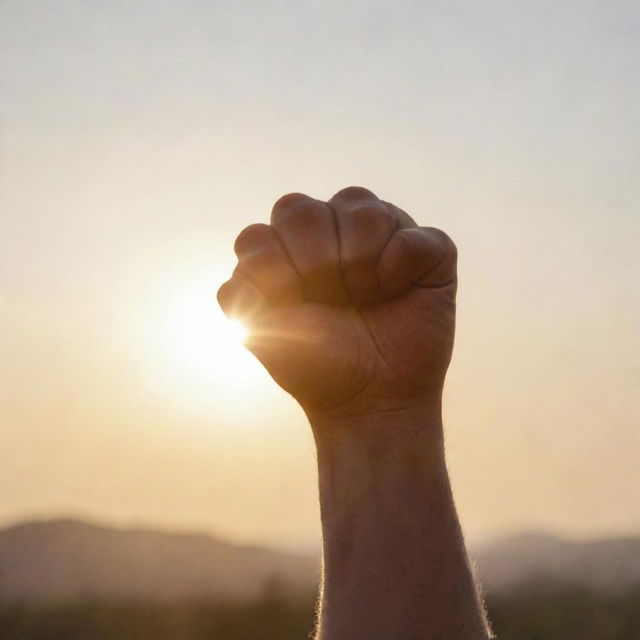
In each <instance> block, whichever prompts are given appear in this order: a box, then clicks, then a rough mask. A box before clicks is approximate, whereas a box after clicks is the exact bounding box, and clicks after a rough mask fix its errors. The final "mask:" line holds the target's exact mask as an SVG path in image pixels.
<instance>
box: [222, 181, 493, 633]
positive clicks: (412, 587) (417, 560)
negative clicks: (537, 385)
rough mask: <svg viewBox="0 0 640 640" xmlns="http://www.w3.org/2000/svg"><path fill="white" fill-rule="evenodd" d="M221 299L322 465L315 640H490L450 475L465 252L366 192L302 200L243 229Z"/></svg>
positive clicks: (288, 201)
mask: <svg viewBox="0 0 640 640" xmlns="http://www.w3.org/2000/svg"><path fill="white" fill-rule="evenodd" d="M235 250H236V254H237V256H238V265H237V267H236V269H235V270H234V272H233V275H232V277H231V279H230V280H229V281H228V282H226V283H225V284H224V285H222V287H221V288H220V290H219V292H218V300H219V303H220V305H221V307H222V309H223V310H224V311H225V313H227V314H228V315H229V316H233V317H235V318H238V319H240V320H241V321H242V322H244V323H245V324H246V325H247V327H248V328H249V338H248V339H247V341H246V345H247V347H248V348H249V349H250V350H251V352H252V353H253V354H254V355H255V356H256V357H257V358H258V359H259V360H260V362H262V364H263V365H264V366H265V367H266V368H267V370H268V371H269V373H270V374H271V376H272V377H273V378H274V380H275V381H276V382H277V383H278V384H279V385H280V386H281V387H282V388H283V389H284V390H285V391H287V392H289V393H290V394H291V395H293V396H294V397H295V398H296V400H297V401H298V402H299V403H300V405H301V406H302V408H303V409H304V411H305V412H306V414H307V416H308V418H309V422H310V424H311V428H312V430H313V434H314V438H315V442H316V447H317V458H318V477H319V489H320V507H321V519H322V530H323V584H322V589H321V604H320V607H319V616H318V628H317V635H316V640H345V639H347V638H348V639H349V640H374V639H375V640H386V639H389V640H418V639H420V640H426V639H429V640H435V639H442V640H444V639H445V638H446V639H448V640H454V639H455V640H481V639H482V640H485V639H486V638H488V637H489V634H488V631H487V623H486V620H485V617H484V613H483V609H482V607H481V604H480V600H479V597H478V593H477V589H476V586H475V583H474V580H473V577H472V573H471V571H470V569H469V564H468V561H467V555H466V551H465V547H464V542H463V538H462V534H461V531H460V525H459V522H458V517H457V514H456V510H455V506H454V502H453V498H452V495H451V489H450V485H449V478H448V474H447V469H446V464H445V455H444V444H443V427H442V418H441V399H442V389H443V385H444V379H445V374H446V371H447V367H448V365H449V361H450V359H451V352H452V348H453V340H454V333H455V296H456V282H457V278H456V257H457V252H456V248H455V245H454V244H453V242H452V241H451V240H450V239H449V237H448V236H447V235H446V234H445V233H444V232H442V231H440V230H438V229H434V228H431V227H419V226H418V225H417V224H416V223H415V222H414V221H413V219H412V218H411V217H410V216H409V215H408V214H406V213H405V212H404V211H402V210H400V209H399V208H397V207H395V206H394V205H392V204H390V203H388V202H384V201H382V200H380V199H379V198H378V197H377V196H376V195H375V194H373V193H372V192H371V191H368V190H367V189H364V188H361V187H348V188H346V189H343V190H342V191H339V192H338V193H337V194H335V195H334V196H333V197H332V198H331V199H330V200H329V201H328V202H323V201H320V200H316V199H313V198H310V197H308V196H306V195H304V194H299V193H293V194H288V195H285V196H283V197H282V198H280V199H279V200H278V201H277V202H276V203H275V205H274V207H273V210H272V213H271V221H270V224H269V225H267V224H254V225H251V226H250V227H247V228H246V229H244V230H243V231H242V232H241V233H240V235H239V236H238V238H237V240H236V244H235Z"/></svg>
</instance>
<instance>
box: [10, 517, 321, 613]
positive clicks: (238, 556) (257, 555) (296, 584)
mask: <svg viewBox="0 0 640 640" xmlns="http://www.w3.org/2000/svg"><path fill="white" fill-rule="evenodd" d="M318 575H319V563H318V561H317V559H316V558H313V557H304V556H298V555H294V554H288V553H283V552H277V551H270V550H267V549H261V548H258V547H252V546H240V545H233V544H229V543H227V542H223V541H221V540H218V539H217V538H214V537H213V536H209V535H198V534H182V533H165V532H159V531H153V530H147V529H130V530H119V529H114V528H109V527H104V526H97V525H94V524H88V523H85V522H79V521H75V520H56V521H48V522H28V523H24V524H20V525H17V526H13V527H10V528H7V529H4V530H2V531H0V603H3V602H8V601H27V602H30V601H41V602H42V601H73V600H79V599H84V600H86V599H110V600H111V599H113V600H154V601H157V600H161V601H164V600H180V599H215V600H243V599H250V598H255V597H258V596H259V595H264V592H265V590H273V589H277V590H279V591H281V592H283V593H285V594H286V593H299V592H302V591H308V590H310V589H313V588H314V586H315V585H316V584H317V580H318Z"/></svg>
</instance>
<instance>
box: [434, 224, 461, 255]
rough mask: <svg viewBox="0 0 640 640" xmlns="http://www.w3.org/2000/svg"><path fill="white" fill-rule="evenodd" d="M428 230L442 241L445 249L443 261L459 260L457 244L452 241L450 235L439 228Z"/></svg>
mask: <svg viewBox="0 0 640 640" xmlns="http://www.w3.org/2000/svg"><path fill="white" fill-rule="evenodd" d="M428 229H429V231H430V232H431V233H433V235H435V236H437V237H438V239H439V240H440V242H441V244H442V247H443V259H444V258H449V259H450V260H456V259H457V258H458V247H456V244H455V242H454V241H453V240H452V239H451V237H450V236H449V234H448V233H445V232H444V231H443V230H442V229H438V228H437V227H428Z"/></svg>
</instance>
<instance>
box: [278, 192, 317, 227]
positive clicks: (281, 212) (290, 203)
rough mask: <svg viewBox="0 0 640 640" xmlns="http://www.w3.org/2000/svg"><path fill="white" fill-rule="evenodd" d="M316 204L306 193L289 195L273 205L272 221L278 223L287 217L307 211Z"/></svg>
mask: <svg viewBox="0 0 640 640" xmlns="http://www.w3.org/2000/svg"><path fill="white" fill-rule="evenodd" d="M314 204H315V200H313V198H310V197H309V196H307V195H305V194H304V193H287V194H285V195H283V196H281V197H280V198H278V200H276V203H275V204H274V205H273V209H272V210H271V220H272V221H278V220H280V219H281V218H282V217H283V216H285V215H288V214H291V213H294V212H299V211H304V210H307V209H308V208H310V207H312V206H313V205H314Z"/></svg>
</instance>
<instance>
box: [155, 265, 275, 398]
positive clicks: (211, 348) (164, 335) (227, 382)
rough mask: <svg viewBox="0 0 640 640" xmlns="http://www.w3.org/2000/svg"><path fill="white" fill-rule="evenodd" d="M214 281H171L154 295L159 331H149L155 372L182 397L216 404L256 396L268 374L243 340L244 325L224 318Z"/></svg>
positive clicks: (266, 381) (245, 328)
mask: <svg viewBox="0 0 640 640" xmlns="http://www.w3.org/2000/svg"><path fill="white" fill-rule="evenodd" d="M215 290H216V281H215V279H211V278H210V277H206V278H205V277H202V278H201V279H200V281H198V280H197V279H194V280H193V281H191V282H188V283H185V282H178V283H173V286H171V287H169V288H168V290H165V291H163V292H162V296H161V299H160V300H158V299H156V304H155V305H154V306H157V305H158V303H159V305H160V306H161V308H160V309H159V313H158V314H157V317H159V318H161V319H162V321H161V322H160V323H159V324H158V326H157V331H154V332H153V335H149V336H148V337H147V342H148V347H147V348H148V349H149V353H150V355H151V356H152V357H153V360H154V361H155V363H156V364H155V365H154V366H153V369H154V374H153V378H154V380H155V381H156V385H157V384H158V383H160V384H161V388H162V389H164V391H163V392H162V393H163V394H165V393H166V392H167V390H169V393H170V394H171V395H172V396H173V397H175V399H176V400H179V401H180V402H181V403H183V402H184V401H188V402H189V403H190V404H193V403H196V404H198V403H200V404H210V403H211V402H212V401H214V402H215V404H216V406H218V407H219V406H220V404H221V403H224V402H227V403H229V402H236V403H237V402H238V400H239V398H242V399H243V402H245V401H246V400H250V399H255V398H256V396H257V395H259V394H258V392H259V391H261V389H264V387H265V383H266V385H267V386H268V385H269V381H268V376H266V374H265V371H264V369H263V368H262V366H261V365H260V364H259V363H258V362H257V360H256V359H255V358H254V357H253V355H252V354H251V353H249V351H248V350H247V349H246V347H245V346H244V344H243V342H244V341H245V340H246V338H247V335H248V330H247V327H246V326H245V325H244V324H242V323H241V322H240V321H239V320H237V319H228V318H226V317H225V315H224V314H223V313H222V311H221V310H220V308H219V307H218V304H217V302H216V299H215Z"/></svg>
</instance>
